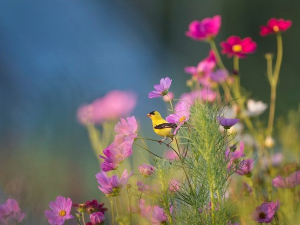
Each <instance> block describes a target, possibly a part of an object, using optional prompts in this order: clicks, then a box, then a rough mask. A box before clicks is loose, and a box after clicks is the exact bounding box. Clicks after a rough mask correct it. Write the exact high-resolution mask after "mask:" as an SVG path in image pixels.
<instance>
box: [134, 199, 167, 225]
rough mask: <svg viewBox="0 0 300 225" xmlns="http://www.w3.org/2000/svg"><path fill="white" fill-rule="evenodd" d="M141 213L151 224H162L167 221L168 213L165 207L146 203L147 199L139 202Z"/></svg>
mask: <svg viewBox="0 0 300 225" xmlns="http://www.w3.org/2000/svg"><path fill="white" fill-rule="evenodd" d="M139 208H140V214H141V216H142V217H144V218H146V219H148V220H149V221H150V222H151V224H156V225H159V224H162V223H164V222H166V221H167V215H166V214H165V212H164V209H162V208H160V207H159V206H153V207H152V206H150V205H146V203H145V200H144V199H141V200H140V202H139Z"/></svg>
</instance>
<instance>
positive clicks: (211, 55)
mask: <svg viewBox="0 0 300 225" xmlns="http://www.w3.org/2000/svg"><path fill="white" fill-rule="evenodd" d="M204 61H207V62H214V63H215V64H217V60H216V55H215V53H214V51H213V50H209V53H208V56H207V57H206V58H205V59H204Z"/></svg>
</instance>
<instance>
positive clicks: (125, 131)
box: [115, 116, 138, 143]
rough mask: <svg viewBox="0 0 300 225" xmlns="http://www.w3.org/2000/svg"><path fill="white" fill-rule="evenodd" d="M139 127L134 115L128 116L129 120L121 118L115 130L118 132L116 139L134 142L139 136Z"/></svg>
mask: <svg viewBox="0 0 300 225" xmlns="http://www.w3.org/2000/svg"><path fill="white" fill-rule="evenodd" d="M137 128H138V127H137V122H136V119H135V117H134V116H132V117H127V121H126V120H125V119H124V118H121V122H118V123H117V124H116V125H115V132H116V133H117V135H116V138H115V141H116V140H119V139H122V140H123V141H128V142H130V143H133V141H134V139H135V138H136V137H137V134H136V133H137Z"/></svg>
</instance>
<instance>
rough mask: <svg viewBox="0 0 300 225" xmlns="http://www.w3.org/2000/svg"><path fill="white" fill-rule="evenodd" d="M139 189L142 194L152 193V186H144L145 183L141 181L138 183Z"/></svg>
mask: <svg viewBox="0 0 300 225" xmlns="http://www.w3.org/2000/svg"><path fill="white" fill-rule="evenodd" d="M136 185H137V187H138V190H139V191H140V192H142V193H146V192H150V191H151V189H150V186H149V185H147V184H144V183H143V182H141V181H138V182H137V183H136Z"/></svg>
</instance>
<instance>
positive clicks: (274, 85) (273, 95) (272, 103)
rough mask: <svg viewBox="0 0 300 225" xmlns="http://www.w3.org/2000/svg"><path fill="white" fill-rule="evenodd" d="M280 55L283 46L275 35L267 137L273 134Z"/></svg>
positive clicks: (279, 37)
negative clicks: (275, 52)
mask: <svg viewBox="0 0 300 225" xmlns="http://www.w3.org/2000/svg"><path fill="white" fill-rule="evenodd" d="M282 55H283V45H282V37H281V34H277V58H276V64H275V68H274V73H273V75H272V77H271V79H269V80H270V85H271V96H270V111H269V121H268V135H270V136H271V135H272V133H273V125H274V118H275V105H276V88H277V83H278V78H279V74H280V68H281V63H282Z"/></svg>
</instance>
